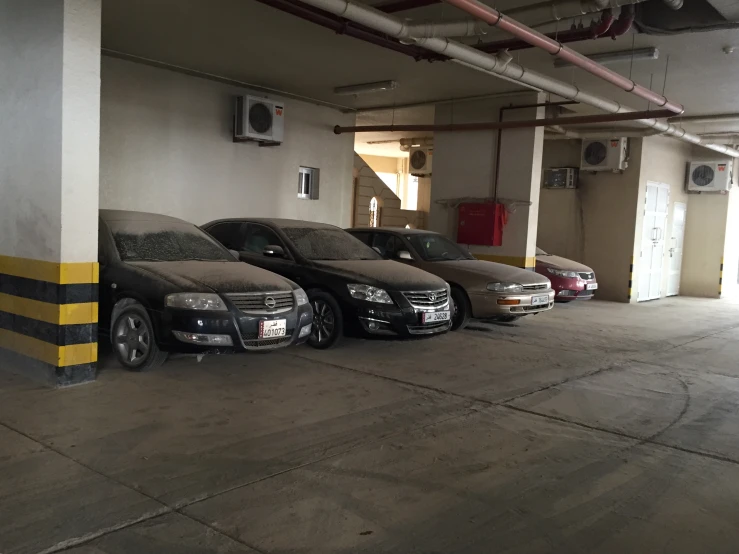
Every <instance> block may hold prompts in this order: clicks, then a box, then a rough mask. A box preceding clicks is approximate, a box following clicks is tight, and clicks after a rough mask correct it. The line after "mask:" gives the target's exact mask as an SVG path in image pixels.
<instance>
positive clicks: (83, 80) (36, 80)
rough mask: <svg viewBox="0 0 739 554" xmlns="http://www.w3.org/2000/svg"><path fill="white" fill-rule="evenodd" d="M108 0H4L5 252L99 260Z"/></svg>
mask: <svg viewBox="0 0 739 554" xmlns="http://www.w3.org/2000/svg"><path fill="white" fill-rule="evenodd" d="M99 72H100V0H74V1H73V0H66V1H64V2H17V1H14V0H0V91H1V92H0V98H1V100H0V237H2V240H0V254H4V255H7V256H15V257H23V258H33V259H38V260H44V261H50V262H89V261H92V260H95V259H97V209H98V167H99V164H98V133H99V129H100V126H99V117H100V110H99V88H100V73H99Z"/></svg>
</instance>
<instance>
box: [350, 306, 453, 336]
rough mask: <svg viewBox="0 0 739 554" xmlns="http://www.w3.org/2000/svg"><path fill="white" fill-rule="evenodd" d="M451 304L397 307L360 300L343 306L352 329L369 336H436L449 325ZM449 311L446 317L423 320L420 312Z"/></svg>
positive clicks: (447, 329)
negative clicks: (429, 306)
mask: <svg viewBox="0 0 739 554" xmlns="http://www.w3.org/2000/svg"><path fill="white" fill-rule="evenodd" d="M452 311H453V310H452V304H451V302H447V303H446V304H445V305H444V306H440V307H438V308H434V309H422V308H414V307H412V306H408V307H403V308H400V307H398V306H391V305H389V304H387V305H384V304H382V305H380V304H371V303H369V302H362V303H361V304H355V305H352V306H350V307H349V309H346V308H345V318H346V322H347V323H350V324H352V326H353V327H354V328H355V329H359V330H360V332H362V333H366V334H370V335H385V336H397V337H406V338H408V337H414V336H419V335H438V334H440V333H446V332H447V331H449V329H450V328H451V325H452V322H451V315H452ZM424 312H427V313H435V312H449V320H447V321H439V322H434V323H423V313H424Z"/></svg>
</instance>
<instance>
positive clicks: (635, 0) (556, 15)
mask: <svg viewBox="0 0 739 554" xmlns="http://www.w3.org/2000/svg"><path fill="white" fill-rule="evenodd" d="M645 1H646V0H597V1H594V0H559V1H557V0H555V1H550V2H541V3H539V4H530V5H528V6H522V7H520V8H511V9H509V10H506V15H507V16H509V17H513V16H516V17H519V18H524V19H525V20H526V23H527V24H529V25H542V24H545V23H550V22H554V21H560V20H562V19H569V18H573V17H580V16H582V15H587V14H589V13H596V12H599V11H602V10H604V9H606V8H619V7H621V6H628V5H630V4H639V3H640V2H645Z"/></svg>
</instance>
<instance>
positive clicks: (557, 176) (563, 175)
mask: <svg viewBox="0 0 739 554" xmlns="http://www.w3.org/2000/svg"><path fill="white" fill-rule="evenodd" d="M578 175H579V170H578V169H577V168H576V167H550V168H548V169H545V170H544V171H543V180H544V188H545V189H576V188H577V178H578Z"/></svg>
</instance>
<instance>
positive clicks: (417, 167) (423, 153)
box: [408, 147, 434, 177]
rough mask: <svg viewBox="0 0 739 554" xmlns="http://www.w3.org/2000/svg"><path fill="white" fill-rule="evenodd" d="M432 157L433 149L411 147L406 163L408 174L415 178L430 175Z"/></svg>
mask: <svg viewBox="0 0 739 554" xmlns="http://www.w3.org/2000/svg"><path fill="white" fill-rule="evenodd" d="M433 157H434V149H433V148H419V147H411V149H410V159H409V161H408V165H409V167H410V174H411V175H415V176H416V177H422V176H425V175H431V159H432V158H433Z"/></svg>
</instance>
